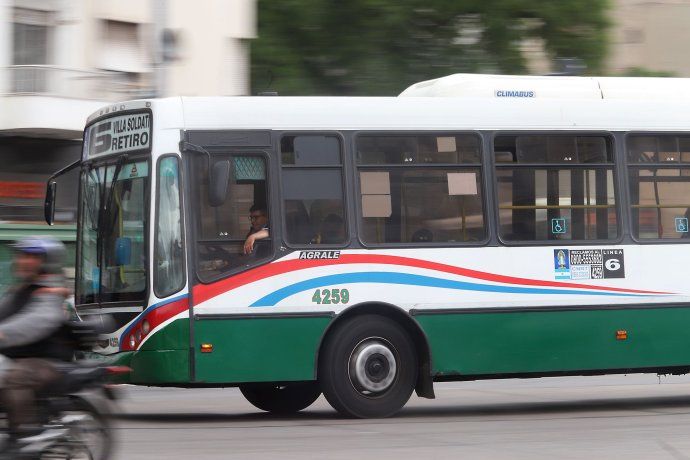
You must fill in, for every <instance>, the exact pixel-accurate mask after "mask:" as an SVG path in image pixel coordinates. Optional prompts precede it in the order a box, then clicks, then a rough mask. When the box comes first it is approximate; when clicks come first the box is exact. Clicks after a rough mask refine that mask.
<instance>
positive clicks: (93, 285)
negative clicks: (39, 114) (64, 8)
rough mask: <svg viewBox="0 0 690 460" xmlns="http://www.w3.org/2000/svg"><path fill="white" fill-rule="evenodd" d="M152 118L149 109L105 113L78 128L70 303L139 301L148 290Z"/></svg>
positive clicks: (90, 303) (89, 303)
mask: <svg viewBox="0 0 690 460" xmlns="http://www.w3.org/2000/svg"><path fill="white" fill-rule="evenodd" d="M152 119H153V114H152V111H151V110H150V109H145V110H127V111H120V112H111V113H109V114H107V115H105V116H103V117H99V118H97V119H95V120H93V121H92V122H91V123H89V125H88V126H86V129H85V130H84V145H83V152H82V170H81V175H80V187H79V217H78V221H77V241H78V244H77V260H76V267H75V268H76V273H75V276H76V280H75V281H76V283H75V304H76V305H94V304H97V305H102V304H104V303H116V302H142V301H145V299H146V296H147V293H148V292H149V289H150V283H151V282H150V274H149V269H148V263H149V254H148V251H149V244H150V243H149V228H150V222H149V219H150V216H149V214H150V209H151V181H152V172H151V151H152V149H151V144H152V141H151V137H152V134H153V128H152ZM135 141H136V142H135Z"/></svg>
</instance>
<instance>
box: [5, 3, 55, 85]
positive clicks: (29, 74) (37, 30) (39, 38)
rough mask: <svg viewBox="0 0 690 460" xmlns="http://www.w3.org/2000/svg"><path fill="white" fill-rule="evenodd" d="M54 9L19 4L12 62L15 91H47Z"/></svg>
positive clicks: (14, 20) (13, 33)
mask: <svg viewBox="0 0 690 460" xmlns="http://www.w3.org/2000/svg"><path fill="white" fill-rule="evenodd" d="M49 24H50V13H49V12H47V11H40V10H31V9H27V8H15V9H14V18H13V28H12V29H13V30H12V38H13V47H12V64H13V65H14V66H17V67H15V68H14V69H13V77H14V78H13V86H14V91H15V92H19V93H35V92H44V91H46V74H45V68H40V67H33V66H45V65H46V64H48V40H49V35H50V27H49Z"/></svg>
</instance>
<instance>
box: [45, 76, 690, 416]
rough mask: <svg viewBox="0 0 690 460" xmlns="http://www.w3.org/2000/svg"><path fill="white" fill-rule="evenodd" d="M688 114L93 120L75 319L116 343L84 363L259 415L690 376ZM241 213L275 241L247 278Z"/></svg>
mask: <svg viewBox="0 0 690 460" xmlns="http://www.w3.org/2000/svg"><path fill="white" fill-rule="evenodd" d="M689 91H690V82H688V81H685V80H661V79H593V78H579V79H578V78H563V77H551V78H529V77H510V78H509V77H478V76H453V77H448V78H446V79H441V80H437V81H432V82H424V83H420V84H418V85H415V86H413V87H411V88H409V89H408V90H407V91H405V92H404V93H403V94H402V95H401V96H402V97H381V98H349V97H228V98H222V97H209V98H203V97H199V98H185V97H182V98H180V97H177V98H166V99H156V100H139V101H131V102H124V103H121V104H116V105H112V106H109V107H105V108H103V109H102V110H100V111H99V112H98V113H95V114H94V115H93V116H91V117H90V119H89V120H88V124H87V126H86V129H85V133H84V149H83V156H82V158H81V160H80V161H79V162H78V163H75V164H74V165H73V167H74V168H79V169H80V171H81V175H80V177H81V179H80V196H79V219H78V236H77V269H76V297H75V301H76V302H75V303H76V307H77V309H78V311H79V313H80V314H81V315H82V316H83V317H92V318H93V317H99V316H101V315H105V314H108V315H110V316H112V317H113V318H114V319H115V325H114V326H113V330H112V333H111V334H110V335H109V337H108V340H104V341H103V342H102V343H101V344H100V346H99V347H98V349H97V350H96V351H97V352H98V353H100V354H102V355H106V356H107V357H108V359H110V360H112V361H117V362H121V363H125V364H127V365H129V366H130V367H131V368H132V369H133V372H132V373H131V375H130V377H129V382H130V383H132V384H141V385H153V386H156V385H158V386H180V387H214V386H218V387H221V386H238V387H239V388H240V390H241V391H242V393H243V394H244V395H245V396H246V397H247V399H248V400H249V401H250V402H251V403H252V404H254V405H255V406H256V407H258V408H260V409H263V410H267V411H274V412H291V411H298V410H301V409H304V408H306V407H308V406H309V405H310V404H311V403H312V402H313V401H314V400H315V399H316V398H317V397H318V396H319V395H320V394H321V393H323V394H324V395H325V397H326V398H327V400H328V401H329V403H330V404H331V405H332V406H333V407H334V408H335V409H337V410H338V411H339V412H341V413H342V414H344V415H347V416H354V417H382V416H388V415H391V414H393V413H395V412H396V411H398V410H399V409H400V408H401V407H403V405H404V404H405V403H406V402H407V400H408V399H409V397H410V395H411V394H412V392H413V391H416V393H417V395H419V396H421V397H426V398H433V397H434V391H433V383H434V382H442V381H453V380H476V379H489V378H491V379H493V378H509V377H543V376H561V375H596V374H609V373H611V374H613V373H633V372H650V373H687V372H688V371H690V334H689V333H688V332H687V330H688V328H689V327H690V282H689V279H690V272H689V271H688V264H689V262H690V229H689V223H688V219H689V217H690V216H689V215H690V212H689V211H688V210H689V209H690V111H689V110H688V103H687V97H686V93H688V92H689ZM675 92H677V95H675V94H674V93H675ZM48 190H49V193H48V198H47V202H46V211H47V218H48V220H50V219H51V216H50V214H51V209H52V201H53V197H54V196H55V193H56V188H55V186H54V185H50V184H49V187H48ZM250 208H251V209H253V210H255V211H256V210H260V211H259V212H262V213H265V214H266V216H267V219H268V223H267V228H268V235H269V236H268V237H267V238H263V239H259V240H257V241H256V243H255V245H254V249H253V251H252V252H251V253H249V254H246V255H245V254H244V251H243V247H244V246H245V239H246V238H247V236H248V234H249V233H250V232H249V229H250V221H249V220H248V217H249V214H250Z"/></svg>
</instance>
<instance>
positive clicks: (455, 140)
mask: <svg viewBox="0 0 690 460" xmlns="http://www.w3.org/2000/svg"><path fill="white" fill-rule="evenodd" d="M357 163H358V164H357V168H358V178H359V192H360V200H361V201H360V205H361V208H360V209H361V229H360V235H361V238H362V240H363V241H364V242H365V243H370V244H410V243H412V244H417V245H424V244H431V243H457V244H463V243H468V244H476V243H479V242H481V241H483V240H484V239H485V238H486V236H487V232H486V226H485V220H484V199H483V193H482V188H483V187H482V174H481V149H480V142H479V138H478V137H477V136H476V135H474V134H455V133H453V134H448V133H439V134H437V135H434V134H419V135H417V134H386V135H373V134H362V135H360V136H359V137H358V138H357Z"/></svg>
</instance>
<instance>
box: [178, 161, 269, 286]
mask: <svg viewBox="0 0 690 460" xmlns="http://www.w3.org/2000/svg"><path fill="white" fill-rule="evenodd" d="M226 160H230V178H229V183H228V191H227V198H226V200H225V201H224V202H223V203H222V204H221V205H220V206H216V207H213V206H211V205H210V204H209V202H208V182H209V178H208V165H207V160H206V158H204V157H202V156H197V157H194V158H193V159H192V165H193V168H192V175H193V177H192V179H191V180H192V182H193V183H194V184H198V186H197V187H196V190H195V192H196V208H195V212H194V215H195V217H196V225H197V234H198V239H197V267H196V268H197V273H198V275H199V278H200V279H201V280H202V281H212V280H214V279H218V278H219V277H222V276H224V275H227V274H230V273H235V272H237V271H240V270H243V269H246V268H249V267H251V266H254V265H256V264H259V263H261V262H263V261H266V260H268V258H269V257H270V256H271V255H272V253H273V243H272V240H271V238H270V228H271V226H272V225H273V222H272V221H271V216H270V215H268V214H267V210H268V209H269V208H268V202H267V197H268V189H267V183H266V160H265V158H264V157H262V156H259V155H250V154H242V155H217V156H214V157H213V159H212V161H226ZM253 206H256V208H260V210H261V211H259V210H257V211H255V212H254V213H253V214H257V213H260V212H264V213H266V217H267V219H268V222H267V224H266V225H267V226H268V228H269V237H268V238H265V239H261V240H256V242H255V244H254V250H253V251H252V252H251V253H250V254H247V255H245V254H244V244H245V240H246V239H247V237H248V236H249V235H250V234H251V233H252V223H253V221H252V219H251V216H250V209H252V207H253ZM256 208H254V209H256Z"/></svg>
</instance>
